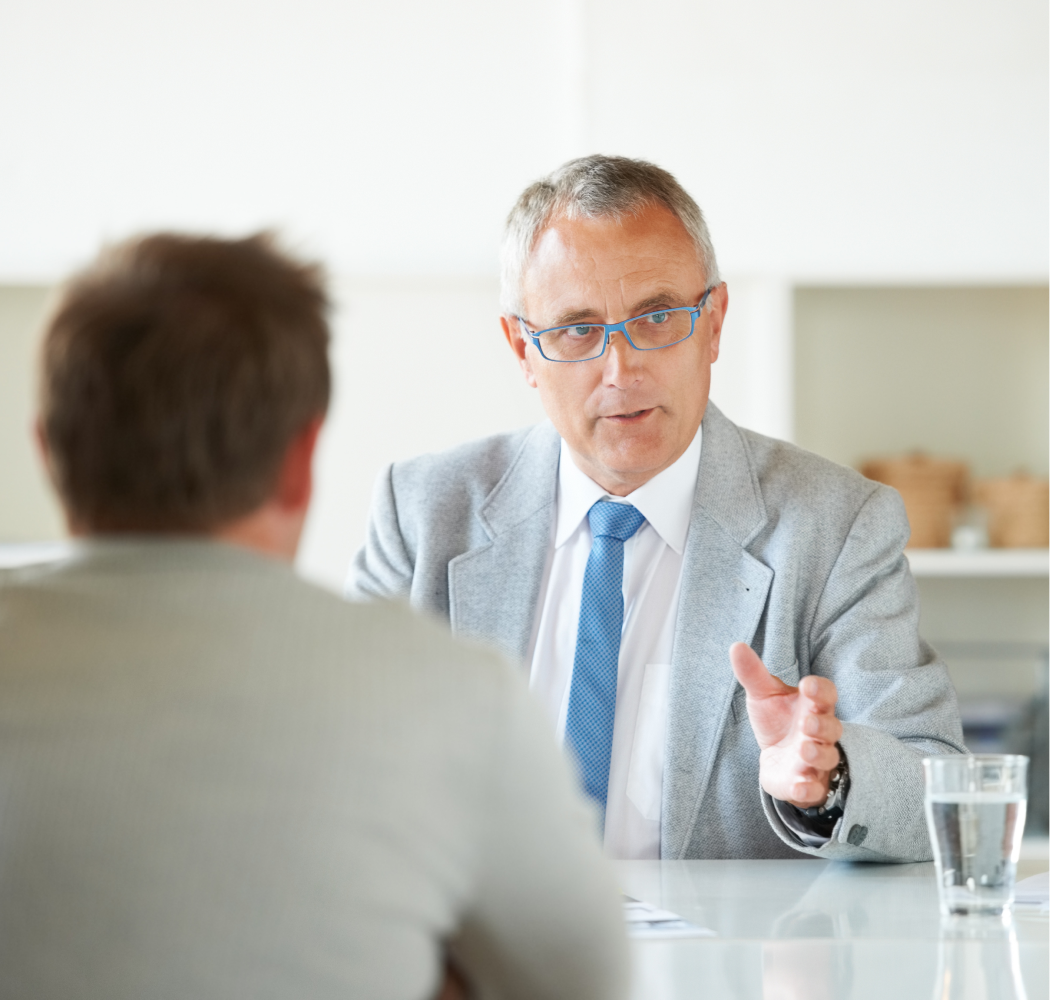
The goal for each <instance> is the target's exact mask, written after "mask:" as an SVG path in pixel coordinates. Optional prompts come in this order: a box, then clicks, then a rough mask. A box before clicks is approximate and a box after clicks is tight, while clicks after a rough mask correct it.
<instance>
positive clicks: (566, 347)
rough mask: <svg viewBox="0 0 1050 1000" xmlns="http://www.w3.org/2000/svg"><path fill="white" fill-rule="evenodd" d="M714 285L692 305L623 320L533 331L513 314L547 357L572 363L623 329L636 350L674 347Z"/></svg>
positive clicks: (590, 356)
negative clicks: (620, 321)
mask: <svg viewBox="0 0 1050 1000" xmlns="http://www.w3.org/2000/svg"><path fill="white" fill-rule="evenodd" d="M716 287H717V286H716V285H712V286H711V287H710V288H708V289H707V290H706V291H705V292H704V295H703V298H701V299H700V301H699V303H697V305H695V306H678V307H676V308H674V309H658V310H656V311H655V312H649V313H643V314H642V315H641V316H633V317H632V318H631V319H625V320H624V321H623V322H622V323H572V324H570V325H569V326H552V327H550V328H549V329H547V330H538V331H536V332H535V333H533V331H532V330H530V329H529V328H528V326H527V325H526V321H525V319H524V318H523V317H521V316H517V317H515V318H516V319H517V320H518V323H519V324H520V325H521V328H522V330H524V331H525V333H527V334H528V335H529V337H531V338H532V342H533V343H534V344H535V345H536V347H537V349H538V350H539V352H540V354H541V355H543V357H544V358H546V359H547V360H548V361H557V362H562V363H569V364H571V363H574V362H578V361H593V360H594V359H595V358H600V357H601V356H602V355H603V354H604V353H605V351H606V348H607V347H608V346H609V336H610V334H612V333H613V332H615V331H619V332H620V333H622V334H623V335H624V337H625V338H626V340H627V343H629V344H630V345H631V347H633V348H634V349H635V350H636V351H659V350H662V349H663V348H665V347H674V345H675V344H680V343H682V341H683V340H688V339H689V338H690V337H691V336H692V335H693V331H694V330H695V329H696V318H697V316H699V315H700V314H701V313H702V312H703V311H704V306H705V305H706V304H707V298H708V296H709V295H710V294H711V292H713V291H714V289H715V288H716Z"/></svg>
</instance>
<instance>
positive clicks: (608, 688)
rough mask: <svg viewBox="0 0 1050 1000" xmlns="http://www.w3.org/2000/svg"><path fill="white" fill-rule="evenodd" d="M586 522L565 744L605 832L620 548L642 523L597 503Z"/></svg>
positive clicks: (622, 507)
mask: <svg viewBox="0 0 1050 1000" xmlns="http://www.w3.org/2000/svg"><path fill="white" fill-rule="evenodd" d="M587 520H588V521H590V524H591V534H592V535H593V536H594V541H593V542H592V544H591V554H590V556H589V557H588V559H587V569H586V571H585V572H584V574H583V599H582V600H581V601H580V624H579V627H578V629H577V632H576V658H575V660H574V661H573V665H572V687H571V689H570V690H569V714H568V717H567V719H566V722H565V739H566V740H567V741H568V743H569V745H570V746H571V747H572V748H573V750H574V751H575V752H576V758H577V760H578V761H579V763H580V773H581V776H582V778H583V787H584V791H586V792H587V794H588V795H589V796H590V797H591V798H592V799H594V800H595V801H596V802H597V803H598V805H600V806H601V809H602V825H603V827H604V817H605V798H606V794H607V792H608V788H609V758H610V756H611V755H612V738H613V717H614V716H615V714H616V678H617V673H618V668H619V662H620V636H621V633H622V632H623V543H624V542H626V541H627V539H628V538H630V537H631V535H633V534H634V533H635V532H636V531H637V530H638V529H639V528H640V527H641V526H642V524H643V522H644V521H645V518H644V517H643V516H642V513H641V511H639V510H637V509H636V508H634V507H631V506H629V505H628V504H622V503H612V502H611V501H609V500H599V501H598V502H597V503H596V504H595V505H594V506H593V507H592V508H591V509H590V510H589V511H588V512H587Z"/></svg>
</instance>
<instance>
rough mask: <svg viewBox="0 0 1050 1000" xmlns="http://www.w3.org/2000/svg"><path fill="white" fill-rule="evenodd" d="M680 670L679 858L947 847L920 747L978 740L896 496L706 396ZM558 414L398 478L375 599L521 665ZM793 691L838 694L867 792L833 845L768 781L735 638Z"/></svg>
mask: <svg viewBox="0 0 1050 1000" xmlns="http://www.w3.org/2000/svg"><path fill="white" fill-rule="evenodd" d="M703 428H704V445H703V450H702V453H701V458H700V472H699V476H698V479H697V485H696V498H695V500H694V504H693V514H692V519H691V521H690V527H689V535H688V539H687V542H686V549H685V559H684V569H683V574H684V577H683V580H682V587H681V598H680V602H679V605H678V618H677V627H676V630H675V638H674V651H673V655H672V666H671V706H670V717H669V726H668V737H667V739H668V745H667V749H666V756H665V760H666V764H665V774H664V802H663V828H662V856H663V857H664V858H741V857H750V858H776V857H797V856H798V852H799V851H804V852H805V853H809V854H815V855H817V856H818V857H826V858H843V859H855V860H866V861H918V860H928V859H929V858H930V856H931V854H930V845H929V838H928V836H927V833H926V826H925V819H924V815H923V775H922V767H921V759H922V757H923V756H925V755H927V754H937V753H955V752H960V751H962V750H963V746H962V730H961V726H960V723H959V713H958V707H957V704H956V699H955V691H954V689H953V687H952V685H951V682H950V680H949V679H948V674H947V671H946V669H945V667H944V665H943V664H942V663H941V662H939V660H938V659H937V656H936V654H935V653H934V651H933V650H932V649H931V648H930V647H929V646H928V645H926V643H924V642H923V641H922V640H921V639H920V637H919V634H918V605H917V599H916V590H915V583H914V581H913V580H912V577H911V573H910V571H909V568H908V562H907V560H906V558H905V556H904V552H903V550H904V545H905V543H906V542H907V539H908V530H909V529H908V521H907V517H906V515H905V513H904V506H903V504H902V503H901V500H900V497H899V496H898V495H897V493H896V492H895V491H893V490H891V489H888V488H887V487H885V486H880V485H878V484H877V483H873V482H871V481H870V480H868V479H865V478H863V477H862V476H860V475H859V474H858V473H856V472H853V471H852V470H850V469H846V468H843V467H841V466H838V465H835V464H834V463H832V462H829V461H827V460H825V459H822V458H819V457H818V456H816V455H813V454H810V453H809V452H805V451H803V450H801V449H799V448H796V447H793V446H792V445H789V444H785V443H784V442H782V441H776V440H773V439H772V438H767V437H763V436H762V435H760V434H755V433H753V432H751V431H747V430H744V429H742V428H740V427H737V426H736V425H735V424H733V423H732V422H731V421H730V420H728V419H727V418H726V417H725V416H723V415H722V413H721V412H719V410H718V409H717V408H716V407H715V406H714V405H713V404H708V408H707V413H706V415H705V417H704V422H703ZM558 455H559V437H558V434H557V432H556V431H555V430H554V428H553V427H552V426H551V425H550V424H549V423H543V424H540V425H538V426H536V427H534V428H532V429H530V430H526V431H521V432H518V433H515V434H507V435H501V436H497V437H493V438H488V439H486V440H483V441H478V442H474V443H471V444H467V445H464V446H462V447H459V448H456V449H454V450H452V451H450V452H447V453H445V454H443V455H431V456H423V457H420V458H416V459H413V460H411V461H408V462H403V463H398V464H396V465H394V466H392V467H391V468H390V469H388V470H387V472H386V473H385V474H384V475H383V476H381V477H380V480H379V483H378V484H377V487H376V493H375V497H374V501H373V509H372V515H371V521H370V525H369V530H368V536H367V541H366V543H365V546H364V548H363V549H362V550H361V552H359V553H358V555H357V556H356V558H355V560H354V563H353V566H352V568H351V573H350V587H349V589H350V592H351V593H352V594H355V595H357V596H359V597H369V596H372V597H375V596H381V597H392V596H398V597H402V596H403V597H407V598H409V599H410V600H411V602H412V603H413V605H415V606H416V607H418V608H421V609H425V610H427V611H429V612H431V613H433V614H436V615H439V616H441V617H442V618H444V619H446V620H447V621H449V622H451V625H452V629H453V631H454V632H456V633H457V634H459V635H465V636H471V637H475V638H480V639H483V640H486V641H488V642H491V643H493V644H494V645H496V646H497V647H499V648H500V649H502V650H504V651H505V652H506V653H507V654H508V655H510V656H511V657H513V658H515V659H516V660H517V661H518V662H522V661H523V659H524V657H525V655H526V651H527V647H528V643H529V640H530V637H531V633H532V626H533V618H534V615H535V614H536V609H537V602H538V598H539V593H540V587H541V583H542V579H543V574H544V571H545V567H546V561H547V554H548V551H549V547H550V545H551V537H552V535H551V525H552V519H553V514H554V509H555V498H556V490H557V471H558ZM737 641H742V642H746V643H749V644H750V645H751V646H752V647H753V648H754V649H755V650H756V651H757V652H758V653H759V654H760V655H761V656H762V658H763V660H764V661H765V663H766V666H767V667H768V668H769V669H770V670H771V672H772V673H774V674H775V675H777V676H778V677H780V678H781V679H783V680H784V681H785V682H787V683H788V684H797V683H798V681H799V678H800V677H802V676H804V675H806V674H818V675H822V676H825V677H829V678H831V680H833V681H834V682H835V684H836V685H837V687H838V692H839V702H838V715H839V718H840V719H842V721H843V726H844V733H843V736H842V741H841V743H842V747H843V748H844V750H845V752H846V757H847V759H848V761H849V767H850V774H851V780H852V787H851V790H850V793H849V796H848V799H847V806H846V812H845V816H844V817H843V818H842V820H841V821H840V822H839V824H838V825H837V827H836V829H835V831H834V834H833V836H832V838H831V841H830V843H828V844H826V845H824V846H823V847H822V848H820V849H809V848H804V847H802V846H801V845H800V844H799V843H798V841H797V839H796V838H795V837H794V836H793V835H792V834H791V832H790V831H789V830H788V829H787V828H786V827H785V825H784V824H783V822H782V821H781V819H780V817H779V815H778V814H777V812H776V809H775V808H774V806H773V803H772V800H771V799H770V798H769V797H768V796H767V795H765V794H764V793H762V792H761V790H760V788H759V783H758V757H759V751H758V745H757V743H756V741H755V737H754V734H753V733H752V730H751V727H750V724H749V722H748V719H747V711H746V706H745V696H744V690H743V688H741V687H740V685H739V684H737V682H736V679H735V678H734V676H733V673H732V670H731V669H730V666H729V657H728V649H729V646H730V645H731V644H732V643H734V642H737Z"/></svg>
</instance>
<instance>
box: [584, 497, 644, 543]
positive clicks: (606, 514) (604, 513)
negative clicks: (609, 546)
mask: <svg viewBox="0 0 1050 1000" xmlns="http://www.w3.org/2000/svg"><path fill="white" fill-rule="evenodd" d="M587 520H588V521H590V523H591V534H592V535H594V537H595V538H599V537H601V536H607V537H612V538H618V539H619V540H620V541H621V542H626V541H627V539H628V538H630V537H631V535H633V534H634V533H635V532H636V531H637V530H638V529H639V528H640V527H641V526H642V524H644V523H645V516H644V515H643V514H642V512H641V511H640V510H639V509H638V508H637V507H632V506H631V505H630V504H626V503H613V502H612V501H611V500H599V501H598V502H597V503H596V504H595V505H594V506H593V507H591V509H590V510H589V511H587Z"/></svg>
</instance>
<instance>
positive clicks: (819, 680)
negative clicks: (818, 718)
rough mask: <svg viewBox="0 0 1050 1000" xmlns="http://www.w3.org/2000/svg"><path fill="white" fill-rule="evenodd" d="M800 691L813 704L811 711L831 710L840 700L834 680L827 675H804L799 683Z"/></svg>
mask: <svg viewBox="0 0 1050 1000" xmlns="http://www.w3.org/2000/svg"><path fill="white" fill-rule="evenodd" d="M798 690H799V693H800V694H801V695H802V696H803V697H804V698H806V699H807V700H808V701H809V702H810V703H811V705H812V707H811V709H810V711H816V712H829V711H831V710H832V709H834V707H835V702H837V701H838V700H839V693H838V690H837V689H836V687H835V684H834V682H833V681H829V680H828V679H827V678H826V677H818V676H816V675H815V674H810V675H809V676H808V677H803V678H802V680H801V681H799V684H798Z"/></svg>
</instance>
